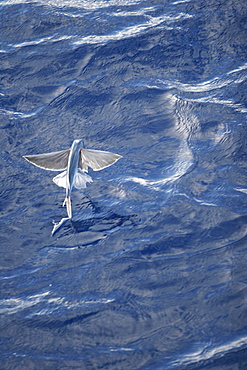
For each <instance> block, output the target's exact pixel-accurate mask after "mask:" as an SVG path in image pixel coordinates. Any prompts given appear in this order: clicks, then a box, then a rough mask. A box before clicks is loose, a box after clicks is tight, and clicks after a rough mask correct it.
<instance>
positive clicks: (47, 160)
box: [24, 149, 70, 171]
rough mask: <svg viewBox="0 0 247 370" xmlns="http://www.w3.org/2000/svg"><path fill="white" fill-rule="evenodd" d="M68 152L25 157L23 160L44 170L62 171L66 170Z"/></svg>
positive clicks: (62, 151)
mask: <svg viewBox="0 0 247 370" xmlns="http://www.w3.org/2000/svg"><path fill="white" fill-rule="evenodd" d="M69 152H70V149H68V150H61V151H59V152H53V153H45V154H36V155H25V156H24V158H25V159H26V160H27V161H28V162H31V163H32V164H34V165H35V166H37V167H40V168H43V169H45V170H51V171H62V170H65V169H66V168H67V165H68V158H69Z"/></svg>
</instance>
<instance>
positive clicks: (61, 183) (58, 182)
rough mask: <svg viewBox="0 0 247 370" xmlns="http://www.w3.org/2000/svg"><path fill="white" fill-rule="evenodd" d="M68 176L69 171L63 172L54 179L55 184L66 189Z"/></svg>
mask: <svg viewBox="0 0 247 370" xmlns="http://www.w3.org/2000/svg"><path fill="white" fill-rule="evenodd" d="M66 174H67V171H63V172H62V173H60V174H59V175H57V176H55V177H53V179H52V180H53V182H55V184H56V185H57V186H60V187H61V188H65V189H66Z"/></svg>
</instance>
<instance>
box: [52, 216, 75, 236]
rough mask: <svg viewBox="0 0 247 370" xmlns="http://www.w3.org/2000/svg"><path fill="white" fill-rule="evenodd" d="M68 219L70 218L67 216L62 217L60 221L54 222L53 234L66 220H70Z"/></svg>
mask: <svg viewBox="0 0 247 370" xmlns="http://www.w3.org/2000/svg"><path fill="white" fill-rule="evenodd" d="M68 220H70V218H69V217H66V218H62V219H61V220H60V222H58V223H55V222H53V225H54V226H53V229H52V232H51V235H52V236H53V235H54V234H55V233H56V232H57V231H58V230H59V229H60V228H61V227H62V226H63V225H64V224H65V222H66V221H68Z"/></svg>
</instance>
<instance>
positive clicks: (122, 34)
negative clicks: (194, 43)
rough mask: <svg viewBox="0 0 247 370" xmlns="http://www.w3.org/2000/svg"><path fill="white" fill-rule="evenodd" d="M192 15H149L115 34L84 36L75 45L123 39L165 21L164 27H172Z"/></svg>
mask: <svg viewBox="0 0 247 370" xmlns="http://www.w3.org/2000/svg"><path fill="white" fill-rule="evenodd" d="M191 17H192V16H191V15H189V14H185V13H180V14H177V15H176V16H174V17H170V16H166V15H164V16H161V17H149V20H148V21H147V22H144V23H140V24H138V25H134V26H129V27H126V28H123V29H121V30H120V31H118V32H115V33H113V34H107V35H89V36H85V37H82V38H80V39H78V40H76V41H74V43H73V44H74V45H82V44H104V43H106V42H109V41H115V40H121V39H125V38H129V37H133V36H136V35H137V34H139V33H141V32H143V31H145V30H147V29H148V28H151V27H157V26H159V25H161V24H163V23H167V26H166V25H164V24H163V27H166V28H167V29H170V28H171V27H169V25H170V24H171V23H173V22H175V21H177V20H179V19H185V18H191Z"/></svg>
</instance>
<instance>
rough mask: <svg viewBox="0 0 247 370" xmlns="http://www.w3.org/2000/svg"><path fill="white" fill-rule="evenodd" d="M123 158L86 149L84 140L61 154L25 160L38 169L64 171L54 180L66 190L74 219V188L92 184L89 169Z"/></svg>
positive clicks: (60, 152) (96, 169) (31, 156)
mask: <svg viewBox="0 0 247 370" xmlns="http://www.w3.org/2000/svg"><path fill="white" fill-rule="evenodd" d="M121 157H122V156H121V155H119V154H115V153H111V152H105V151H101V150H93V149H85V148H84V143H83V140H74V141H73V144H72V146H71V148H70V149H67V150H62V151H59V152H52V153H45V154H37V155H27V156H24V158H25V159H26V160H27V161H28V162H31V163H32V164H34V165H35V166H37V167H40V168H43V169H46V170H51V171H63V172H62V173H60V174H58V175H57V176H55V177H54V178H53V181H54V182H55V184H56V185H58V186H60V187H63V188H65V189H66V196H65V200H64V203H63V204H64V205H66V208H67V214H68V217H69V218H72V207H71V192H72V189H73V187H75V188H77V189H83V188H85V187H86V184H87V183H90V182H92V181H93V180H92V178H91V176H89V175H88V174H87V173H86V172H88V167H91V168H92V169H93V170H94V171H99V170H102V169H103V168H106V167H108V166H111V165H112V164H113V163H115V162H116V161H117V160H118V159H120V158H121Z"/></svg>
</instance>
